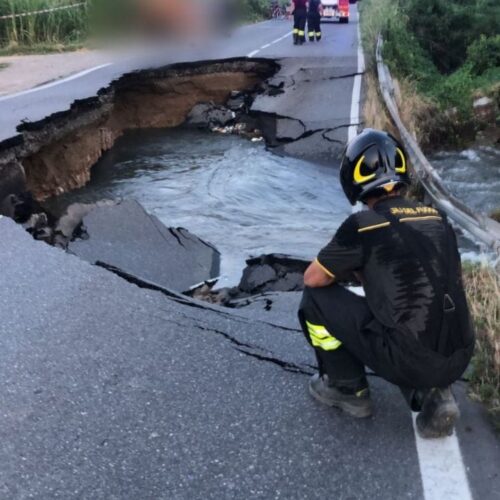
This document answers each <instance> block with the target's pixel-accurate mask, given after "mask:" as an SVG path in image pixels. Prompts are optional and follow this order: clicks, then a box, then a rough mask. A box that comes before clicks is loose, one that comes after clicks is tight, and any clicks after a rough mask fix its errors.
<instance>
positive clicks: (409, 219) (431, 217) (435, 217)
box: [399, 215, 442, 222]
mask: <svg viewBox="0 0 500 500" xmlns="http://www.w3.org/2000/svg"><path fill="white" fill-rule="evenodd" d="M417 220H442V219H441V217H439V215H426V216H424V217H402V218H401V219H399V222H413V221H417Z"/></svg>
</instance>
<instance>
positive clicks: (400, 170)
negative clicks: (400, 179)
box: [395, 148, 406, 174]
mask: <svg viewBox="0 0 500 500" xmlns="http://www.w3.org/2000/svg"><path fill="white" fill-rule="evenodd" d="M396 151H397V152H398V154H399V156H400V157H401V162H402V165H401V166H400V167H396V169H395V171H396V173H398V174H405V173H406V158H405V155H404V154H403V151H401V150H400V149H399V148H396Z"/></svg>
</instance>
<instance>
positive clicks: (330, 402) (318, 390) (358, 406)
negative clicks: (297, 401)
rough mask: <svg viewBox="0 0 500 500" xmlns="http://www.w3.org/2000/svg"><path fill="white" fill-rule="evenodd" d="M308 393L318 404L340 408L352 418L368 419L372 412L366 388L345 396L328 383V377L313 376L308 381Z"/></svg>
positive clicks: (368, 391)
mask: <svg viewBox="0 0 500 500" xmlns="http://www.w3.org/2000/svg"><path fill="white" fill-rule="evenodd" d="M309 393H310V394H311V396H312V397H313V398H314V399H317V400H318V401H319V402H321V403H323V404H325V405H327V406H335V407H336V408H340V409H341V410H343V411H345V412H346V413H348V414H349V415H351V416H352V417H356V418H365V417H370V416H371V414H372V412H373V409H372V401H371V399H370V390H369V389H368V387H366V388H365V389H361V390H359V391H357V392H354V391H353V392H352V393H347V394H346V393H344V392H342V391H341V390H340V389H338V388H337V387H333V386H331V385H330V384H329V383H328V375H320V374H319V373H316V374H315V375H313V376H312V377H311V379H310V380H309Z"/></svg>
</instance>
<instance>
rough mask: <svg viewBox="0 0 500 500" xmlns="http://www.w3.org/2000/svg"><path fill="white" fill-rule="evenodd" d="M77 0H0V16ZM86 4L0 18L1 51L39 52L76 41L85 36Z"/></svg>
mask: <svg viewBox="0 0 500 500" xmlns="http://www.w3.org/2000/svg"><path fill="white" fill-rule="evenodd" d="M80 1H81V0H0V16H5V15H13V14H21V13H25V12H34V11H39V10H44V9H51V8H54V7H60V6H65V5H70V4H72V3H73V4H76V3H80ZM88 27H89V15H88V8H87V7H86V6H85V5H83V6H79V7H74V8H71V9H65V10H58V11H54V12H47V13H43V14H38V15H29V16H24V17H16V18H13V19H0V48H1V49H3V52H4V53H5V52H12V51H17V52H27V51H35V52H43V51H47V50H50V49H52V50H54V48H62V47H64V46H71V45H78V44H81V43H82V41H83V40H85V39H86V37H87V36H88Z"/></svg>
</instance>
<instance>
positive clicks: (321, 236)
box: [49, 129, 500, 286]
mask: <svg viewBox="0 0 500 500" xmlns="http://www.w3.org/2000/svg"><path fill="white" fill-rule="evenodd" d="M431 160H432V163H433V165H434V166H435V168H436V169H437V170H438V171H439V173H440V174H441V175H442V177H443V179H444V180H445V184H446V185H447V186H448V188H449V189H450V190H451V191H452V192H453V193H454V194H455V195H456V196H457V197H458V198H459V199H461V200H463V201H464V202H465V203H466V204H468V205H469V206H471V207H472V208H474V209H475V210H480V211H483V212H486V213H488V212H490V211H491V210H493V209H494V208H498V207H500V176H499V168H500V167H499V165H500V161H499V160H500V151H499V150H498V149H493V148H482V149H477V150H467V151H463V152H458V153H439V154H436V155H434V156H433V157H432V158H431ZM119 198H123V199H136V200H138V201H139V202H140V203H141V204H142V205H143V206H144V207H145V208H146V210H148V211H149V212H150V213H153V214H154V215H156V216H157V217H158V218H159V219H160V220H161V221H162V222H163V223H164V224H165V225H167V226H174V227H179V226H180V227H185V228H187V229H189V230H190V231H192V232H193V233H195V234H197V235H198V236H200V237H201V238H203V239H205V240H207V241H209V242H210V243H212V244H213V245H215V246H216V247H217V248H218V249H219V251H220V252H221V254H222V266H221V267H222V279H221V281H220V282H219V285H221V286H224V285H233V284H236V283H237V282H238V281H239V278H240V276H241V271H242V269H243V268H244V266H245V259H247V258H248V257H250V256H257V255H260V254H262V253H271V252H281V253H287V254H291V255H296V256H299V257H300V256H301V257H306V258H312V257H314V256H315V255H316V254H317V252H318V250H319V249H320V248H321V247H322V246H323V245H324V244H325V243H326V242H327V241H328V240H329V239H330V238H331V236H332V235H333V233H334V232H335V230H336V229H337V228H338V226H339V225H340V223H341V222H342V221H343V220H344V219H345V218H346V217H347V216H348V215H349V214H350V213H351V207H350V205H349V204H348V202H347V201H346V199H345V197H344V194H343V192H342V189H341V187H340V184H339V182H338V169H336V168H334V167H327V166H322V165H316V164H312V163H309V162H306V161H301V160H297V159H293V158H288V157H280V156H276V155H273V154H272V153H270V152H269V151H267V150H266V148H265V146H264V144H263V143H252V142H250V141H248V140H246V139H243V138H240V137H236V136H230V135H229V136H225V135H218V134H211V133H208V132H202V131H193V130H185V129H176V130H140V131H134V132H129V133H127V134H126V135H125V136H123V137H122V138H121V139H120V140H118V141H117V143H116V145H115V147H114V148H113V149H112V150H110V151H109V152H108V153H106V154H105V155H104V156H103V158H102V159H101V160H100V161H99V162H98V163H97V165H95V166H94V168H93V170H92V180H91V182H90V183H89V184H88V185H87V186H85V187H84V188H82V189H79V190H76V191H73V192H71V193H67V194H65V195H63V196H60V197H58V198H57V199H55V200H52V201H51V202H50V203H49V207H50V208H52V210H53V211H54V212H56V213H61V212H62V211H63V210H64V209H65V207H66V206H67V205H69V204H70V203H74V202H82V203H93V202H96V201H98V200H102V199H119ZM461 245H462V251H463V252H468V253H467V255H468V257H469V258H470V257H471V256H472V257H474V253H475V252H476V249H475V247H474V246H471V242H467V241H466V240H463V239H461ZM471 251H472V253H470V252H471Z"/></svg>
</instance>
